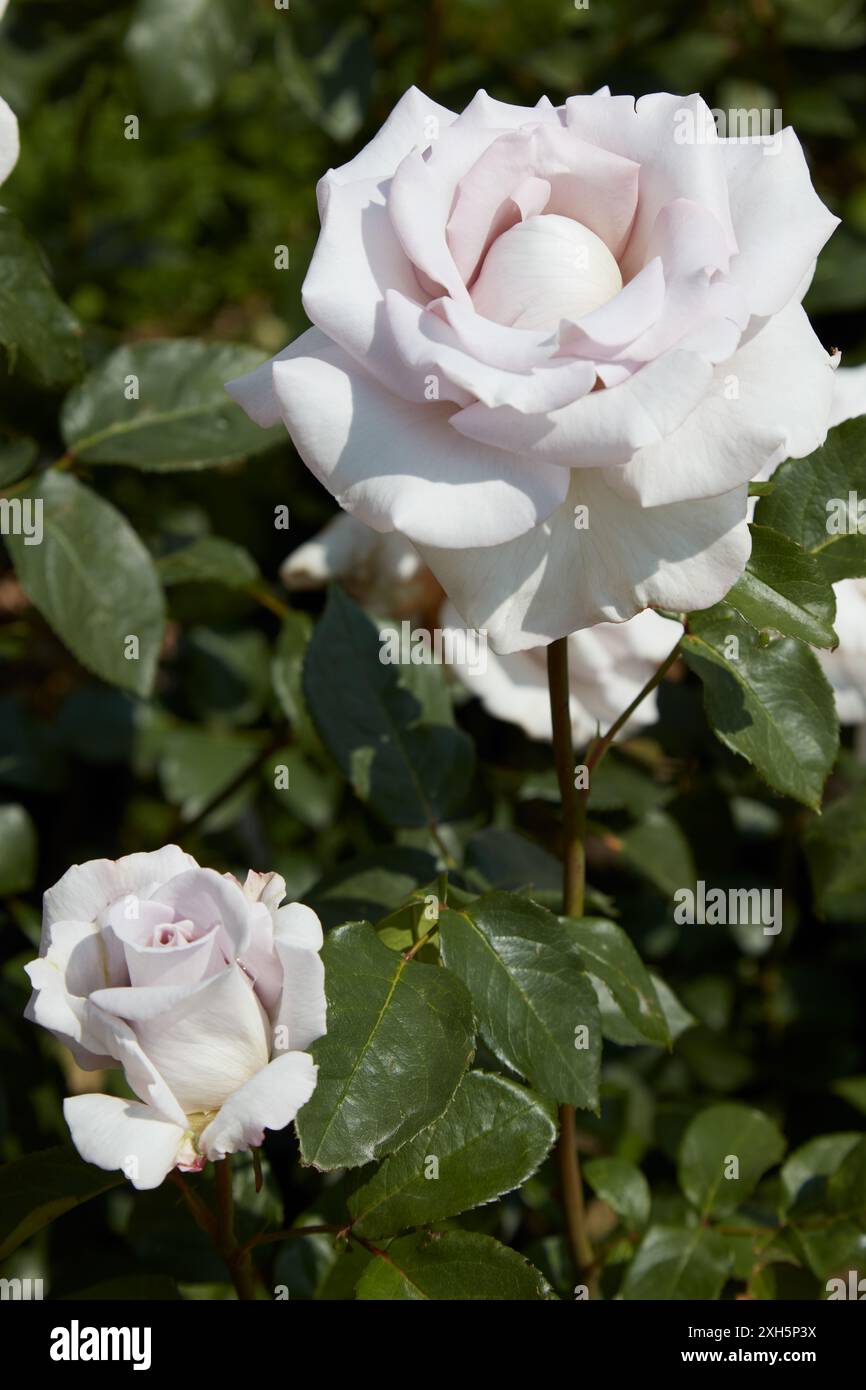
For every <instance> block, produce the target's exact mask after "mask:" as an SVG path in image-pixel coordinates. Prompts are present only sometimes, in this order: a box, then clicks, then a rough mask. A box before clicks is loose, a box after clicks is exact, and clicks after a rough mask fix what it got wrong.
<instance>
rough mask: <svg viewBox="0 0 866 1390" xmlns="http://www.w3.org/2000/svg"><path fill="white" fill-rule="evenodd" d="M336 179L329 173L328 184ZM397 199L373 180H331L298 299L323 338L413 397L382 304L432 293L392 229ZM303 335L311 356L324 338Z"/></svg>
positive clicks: (392, 387) (390, 384) (390, 385)
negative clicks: (393, 294) (395, 295)
mask: <svg viewBox="0 0 866 1390" xmlns="http://www.w3.org/2000/svg"><path fill="white" fill-rule="evenodd" d="M418 158H419V159H420V155H419V156H418ZM422 163H423V161H422ZM401 167H402V166H401ZM332 179H333V176H332V175H330V174H329V175H326V177H325V180H324V181H323V182H326V181H327V180H332ZM393 196H394V195H393V187H389V185H387V184H381V185H380V184H379V183H377V182H375V181H374V180H372V179H367V180H362V181H361V182H359V183H351V184H338V183H332V185H331V186H330V192H329V195H328V197H327V199H326V200H325V210H324V214H323V217H322V230H321V232H320V234H319V240H318V241H317V243H316V249H315V251H314V252H313V259H312V260H311V262H310V268H309V270H308V271H307V275H306V278H305V280H304V284H303V287H302V290H301V298H302V300H303V304H304V308H305V309H306V311H307V314H308V315H309V317H310V319H311V320H312V322H313V323H314V324H315V325H316V327H317V328H318V329H320V330H321V332H322V334H325V335H327V338H328V339H332V340H333V341H334V342H336V343H339V344H340V346H341V347H343V348H345V349H346V351H347V352H349V353H351V354H352V356H353V357H355V358H356V359H357V360H358V361H359V362H361V363H363V365H364V367H365V368H366V369H367V371H369V372H372V373H373V374H374V375H375V376H377V377H378V378H379V380H380V381H382V382H383V383H384V384H385V385H387V386H389V387H390V388H391V389H392V390H396V391H399V392H400V393H401V394H403V395H409V396H411V395H412V394H413V393H414V391H415V387H416V385H417V381H412V380H409V381H407V380H406V378H407V376H408V373H407V370H406V369H405V368H404V366H403V364H402V363H401V361H400V359H399V357H398V356H397V354H396V353H395V352H394V350H393V348H392V346H391V343H390V340H389V338H388V335H387V334H384V333H383V332H382V314H383V301H384V298H385V291H386V290H389V289H392V290H400V291H401V292H402V293H403V294H405V295H407V296H408V297H409V298H410V299H417V300H419V302H420V300H422V299H426V298H427V297H428V296H427V295H426V293H425V291H424V290H423V289H422V287H421V285H420V283H419V281H418V278H417V276H416V274H415V271H414V269H413V267H412V265H411V263H410V262H409V260H408V259H407V256H406V253H405V251H404V250H403V248H402V247H401V245H400V242H399V240H398V238H397V235H396V234H395V232H394V229H393V227H392V225H391V215H390V210H391V204H392V202H393ZM386 201H387V204H388V205H387V206H386ZM305 337H306V338H307V343H306V348H305V350H306V353H308V354H316V353H318V352H319V351H320V349H321V348H322V347H323V345H324V343H325V341H326V340H325V339H322V338H320V339H319V340H318V341H317V340H316V339H315V338H312V337H310V336H309V335H305ZM296 355H297V354H290V356H289V359H288V360H291V358H293V357H295V356H296ZM280 365H281V364H280V363H279V362H277V363H276V364H275V370H279V367H280Z"/></svg>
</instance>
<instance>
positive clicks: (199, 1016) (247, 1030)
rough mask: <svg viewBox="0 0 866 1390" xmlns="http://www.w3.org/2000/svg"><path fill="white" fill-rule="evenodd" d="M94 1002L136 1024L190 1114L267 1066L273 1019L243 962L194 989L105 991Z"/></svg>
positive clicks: (144, 1044) (220, 1100) (221, 1098)
mask: <svg viewBox="0 0 866 1390" xmlns="http://www.w3.org/2000/svg"><path fill="white" fill-rule="evenodd" d="M91 1002H92V1003H93V1005H94V1006H96V1007H98V1008H100V1009H103V1010H104V1011H106V1012H107V1013H109V1014H112V1015H114V1016H115V1017H117V1018H120V1019H123V1020H125V1021H127V1022H129V1023H130V1024H131V1025H132V1027H133V1029H134V1033H135V1036H136V1038H137V1039H138V1041H139V1043H140V1044H141V1047H142V1050H143V1052H144V1053H145V1055H146V1056H147V1058H148V1059H149V1061H150V1062H151V1063H152V1064H153V1066H154V1067H156V1068H157V1069H158V1071H159V1073H160V1075H161V1076H162V1077H163V1079H164V1081H165V1082H166V1084H167V1085H168V1086H170V1087H171V1090H172V1092H173V1094H174V1095H175V1096H176V1098H177V1100H178V1102H179V1104H180V1106H181V1107H182V1109H183V1110H184V1111H185V1112H186V1114H191V1113H192V1112H193V1111H199V1110H216V1109H217V1108H218V1107H219V1106H220V1105H222V1103H223V1101H224V1100H225V1099H226V1098H227V1097H228V1096H229V1095H231V1093H232V1092H233V1091H236V1090H237V1089H238V1087H239V1086H241V1085H243V1083H244V1081H246V1080H248V1078H249V1077H250V1076H253V1075H255V1073H256V1072H257V1071H260V1070H261V1068H262V1067H263V1066H265V1065H266V1064H267V1061H268V1057H269V1054H270V1045H269V1025H268V1022H267V1018H266V1015H265V1014H264V1011H263V1009H262V1007H261V1005H260V1004H259V1002H258V1000H257V999H256V995H255V992H254V990H253V987H252V985H251V983H250V981H249V980H248V979H247V977H246V976H245V975H244V973H243V971H242V970H241V969H240V968H239V967H238V966H236V965H231V966H227V967H226V969H225V970H223V971H222V973H221V974H219V975H215V976H214V977H213V978H212V979H209V980H205V981H204V983H203V984H200V985H196V986H194V987H193V988H192V989H185V988H183V987H181V986H177V987H175V986H158V987H155V988H151V989H107V990H98V991H97V992H96V993H95V994H94V995H93V996H92V1001H91Z"/></svg>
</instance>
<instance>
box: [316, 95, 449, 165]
mask: <svg viewBox="0 0 866 1390" xmlns="http://www.w3.org/2000/svg"><path fill="white" fill-rule="evenodd" d="M456 119H457V116H456V114H455V113H454V112H453V111H449V110H448V107H447V106H440V105H439V103H438V101H433V100H432V98H430V97H428V96H425V94H424V92H421V91H419V89H418V88H417V87H410V88H409V90H408V91H406V92H404V93H403V95H402V96H401V98H400V100H399V101H398V102H397V105H396V106H395V107H394V109H393V111H392V112H391V114H390V115H389V116H388V119H387V120H386V121H385V124H384V125H383V126H382V128H381V129H380V130H379V131H377V133H376V134H375V135H374V136H373V139H372V140H371V141H370V143H369V144H368V145H365V146H364V148H363V149H362V150H361V152H360V154H356V155H355V157H354V159H350V160H349V161H348V163H346V164H341V165H340V167H339V169H334V170H332V175H333V178H334V179H335V181H336V182H337V183H352V182H354V181H356V180H358V179H383V178H390V176H391V174H393V172H394V170H395V169H396V168H397V165H398V164H399V163H400V160H401V159H403V158H404V156H405V155H407V154H408V153H409V151H410V150H413V149H416V148H420V149H426V147H427V146H428V145H429V144H431V142H432V141H433V140H435V139H438V135H439V132H440V131H442V130H445V129H446V128H447V127H448V126H449V125H451V123H452V122H453V121H456Z"/></svg>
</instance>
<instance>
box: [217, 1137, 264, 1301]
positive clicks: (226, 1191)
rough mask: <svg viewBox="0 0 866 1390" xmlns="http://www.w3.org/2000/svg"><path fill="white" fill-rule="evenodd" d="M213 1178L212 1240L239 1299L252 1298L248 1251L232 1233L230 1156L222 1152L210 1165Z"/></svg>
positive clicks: (233, 1230)
mask: <svg viewBox="0 0 866 1390" xmlns="http://www.w3.org/2000/svg"><path fill="white" fill-rule="evenodd" d="M213 1170H214V1178H215V1180H216V1198H217V1207H216V1216H217V1227H216V1239H215V1241H214V1244H215V1245H216V1248H217V1250H218V1251H219V1253H220V1255H221V1256H222V1258H223V1259H224V1260H225V1262H226V1264H227V1265H228V1271H229V1274H230V1275H231V1281H232V1283H233V1284H234V1286H235V1293H236V1294H237V1296H238V1298H239V1299H255V1296H256V1284H255V1276H254V1274H253V1266H252V1262H251V1260H250V1253H249V1250H248V1249H247V1248H246V1246H243V1245H238V1241H237V1236H236V1235H235V1212H234V1199H233V1197H232V1168H231V1159H230V1158H229V1157H228V1156H226V1157H225V1158H223V1159H220V1160H219V1162H217V1163H215V1164H214V1166H213Z"/></svg>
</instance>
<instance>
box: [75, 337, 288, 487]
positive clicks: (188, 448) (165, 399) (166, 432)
mask: <svg viewBox="0 0 866 1390" xmlns="http://www.w3.org/2000/svg"><path fill="white" fill-rule="evenodd" d="M260 362H261V353H259V352H256V351H255V349H253V348H248V347H243V346H241V345H239V344H236V343H204V342H199V341H197V340H196V339H194V338H178V339H164V340H154V341H149V342H142V343H131V344H129V345H128V346H126V347H121V348H118V349H117V351H116V352H113V353H112V354H111V355H110V356H109V357H107V358H106V359H105V361H104V362H102V363H100V365H99V366H98V367H97V368H96V369H95V370H94V371H92V372H90V373H89V374H88V375H87V376H86V377H85V378H84V380H83V381H82V382H81V383H80V385H79V386H77V387H75V389H74V390H73V391H71V392H70V393H69V395H68V396H67V398H66V400H65V401H64V403H63V410H62V412H61V416H60V424H61V429H62V432H63V438H64V439H65V441H66V444H67V447H68V448H69V449H70V450H71V451H72V452H73V453H74V454H75V456H76V458H78V459H81V460H83V461H84V462H85V463H124V464H128V465H129V466H130V467H132V468H141V469H143V470H144V471H146V472H154V473H168V472H173V471H176V470H178V469H196V468H210V467H212V466H213V465H214V464H218V463H229V462H231V461H233V460H234V459H241V458H247V457H248V456H250V455H252V454H259V453H261V452H262V451H263V450H264V449H269V448H270V447H271V446H272V445H273V444H274V442H275V441H277V440H279V439H280V438H282V437H283V435H282V433H281V431H280V430H278V429H273V430H262V429H260V428H259V427H258V425H255V424H253V422H252V420H250V419H248V418H247V416H246V415H245V414H244V412H243V411H242V410H241V408H240V406H239V405H236V404H235V402H234V401H233V400H231V398H230V397H229V396H227V395H226V392H225V382H226V381H228V380H229V379H230V378H231V377H235V376H240V375H242V374H243V373H244V372H248V371H252V369H253V368H254V367H257V366H258V365H259V363H260Z"/></svg>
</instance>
